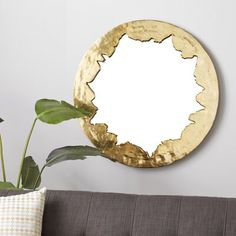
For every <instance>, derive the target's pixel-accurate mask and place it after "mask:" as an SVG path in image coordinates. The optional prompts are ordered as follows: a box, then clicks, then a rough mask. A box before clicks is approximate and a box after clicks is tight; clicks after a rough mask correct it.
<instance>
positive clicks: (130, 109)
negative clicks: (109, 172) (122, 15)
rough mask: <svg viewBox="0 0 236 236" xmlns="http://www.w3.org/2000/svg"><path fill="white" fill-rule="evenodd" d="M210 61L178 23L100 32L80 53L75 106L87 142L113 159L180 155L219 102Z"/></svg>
mask: <svg viewBox="0 0 236 236" xmlns="http://www.w3.org/2000/svg"><path fill="white" fill-rule="evenodd" d="M218 97H219V91H218V81H217V75H216V71H215V69H214V65H213V63H212V61H211V59H210V57H209V55H208V54H207V53H206V51H205V50H204V49H203V47H202V46H201V45H200V43H199V42H198V41H197V40H196V39H195V38H194V37H193V36H192V35H190V34H189V33H187V32H186V31H184V30H183V29H181V28H179V27H177V26H174V25H172V24H168V23H165V22H160V21H153V20H140V21H132V22H128V23H125V24H122V25H119V26H117V27H115V28H114V29H112V30H111V31H110V32H108V33H107V34H105V35H104V36H103V37H101V38H100V39H99V40H97V41H96V42H95V44H94V45H93V46H92V47H91V48H90V49H89V50H88V52H87V53H86V54H85V56H84V57H83V59H82V61H81V63H80V66H79V71H78V74H77V77H76V83H75V88H74V102H75V105H76V106H77V107H78V106H80V107H81V106H82V107H85V108H87V109H90V110H92V111H93V116H92V117H90V118H83V119H82V120H81V124H82V127H83V129H84V131H85V133H86V135H87V136H88V138H89V139H90V140H91V142H92V143H93V144H94V145H95V146H96V147H98V148H99V149H100V150H101V151H102V152H104V153H105V154H106V155H107V156H108V157H109V158H110V159H111V160H114V161H118V162H120V163H123V164H126V165H129V166H134V167H160V166H164V165H169V164H171V163H173V162H175V161H177V160H180V159H182V158H183V157H185V156H186V155H187V154H189V153H190V152H191V151H192V150H194V149H195V148H196V147H197V146H198V145H199V144H200V143H201V142H202V141H203V139H204V138H205V136H206V135H207V133H208V132H209V130H210V128H211V127H212V124H213V122H214V119H215V116H216V112H217V106H218Z"/></svg>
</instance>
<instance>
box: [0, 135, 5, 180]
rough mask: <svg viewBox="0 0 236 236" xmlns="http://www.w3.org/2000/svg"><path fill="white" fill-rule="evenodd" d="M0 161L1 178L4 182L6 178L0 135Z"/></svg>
mask: <svg viewBox="0 0 236 236" xmlns="http://www.w3.org/2000/svg"><path fill="white" fill-rule="evenodd" d="M0 159H1V163H2V178H3V182H6V181H7V178H6V172H5V165H4V159H3V145H2V137H1V135H0Z"/></svg>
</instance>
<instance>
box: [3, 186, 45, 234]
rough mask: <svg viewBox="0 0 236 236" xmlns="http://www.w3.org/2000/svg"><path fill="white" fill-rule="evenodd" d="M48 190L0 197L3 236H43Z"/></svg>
mask: <svg viewBox="0 0 236 236" xmlns="http://www.w3.org/2000/svg"><path fill="white" fill-rule="evenodd" d="M45 194H46V188H43V189H41V190H39V191H35V192H30V193H26V194H20V195H15V196H8V197H0V235H1V236H13V235H14V236H28V235H30V236H41V231H42V218H43V210H44V203H45Z"/></svg>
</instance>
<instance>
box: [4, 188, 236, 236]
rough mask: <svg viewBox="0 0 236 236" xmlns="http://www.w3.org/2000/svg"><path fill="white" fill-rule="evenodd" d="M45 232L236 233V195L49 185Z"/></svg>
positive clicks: (126, 235)
mask: <svg viewBox="0 0 236 236" xmlns="http://www.w3.org/2000/svg"><path fill="white" fill-rule="evenodd" d="M16 193H18V194H19V192H16V191H0V196H7V195H13V194H16ZM42 235H43V236H80V235H81V236H82V235H83V236H235V235H236V199H226V198H210V197H181V196H147V195H129V194H118V193H92V192H81V191H48V192H47V197H46V205H45V212H44V219H43V234H42Z"/></svg>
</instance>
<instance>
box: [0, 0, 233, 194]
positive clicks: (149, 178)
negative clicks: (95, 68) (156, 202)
mask: <svg viewBox="0 0 236 236" xmlns="http://www.w3.org/2000/svg"><path fill="white" fill-rule="evenodd" d="M235 7H236V5H235V1H234V0H226V1H220V0H198V1H196V0H178V1H173V0H163V1H161V0H145V1H144V0H142V1H141V0H119V1H112V0H99V1H98V0H84V1H78V0H67V1H66V0H64V1H63V0H40V1H39V0H21V1H19V0H0V82H1V83H0V117H2V118H4V119H5V120H6V121H5V122H4V123H2V124H1V128H0V129H1V133H2V135H3V138H4V144H5V158H6V168H7V172H8V176H9V179H10V180H12V181H15V179H16V176H17V174H16V170H17V168H18V166H19V162H20V156H21V153H22V149H23V145H24V142H25V138H26V134H27V132H28V130H29V128H30V126H31V123H32V121H33V118H34V103H35V101H36V100H37V99H39V98H44V97H45V98H55V99H64V100H67V101H70V102H72V90H73V83H74V77H75V73H76V70H77V66H78V63H79V61H80V60H81V58H82V55H83V54H84V53H85V51H86V50H87V49H88V48H89V47H90V46H91V44H92V43H93V42H94V41H95V40H96V39H97V38H98V37H100V36H101V35H102V34H103V33H105V32H106V31H108V30H109V29H111V28H112V27H114V26H116V25H117V24H120V23H123V22H126V21H130V20H135V19H158V20H163V21H168V22H171V23H174V24H176V25H178V26H181V27H183V28H185V29H186V30H188V31H190V32H191V33H192V34H194V35H195V36H196V37H197V38H198V39H199V40H200V41H201V42H203V44H204V45H205V47H206V48H207V49H208V51H209V53H210V55H211V56H212V58H213V59H214V63H215V64H216V67H217V71H218V75H219V79H220V89H221V104H220V109H219V113H218V118H217V120H216V123H215V126H214V129H213V130H212V132H211V133H210V135H209V136H208V138H207V140H206V141H205V142H204V143H203V144H202V145H201V146H200V147H199V148H198V149H197V150H196V151H194V152H193V153H192V154H191V155H190V156H188V158H186V159H184V160H182V161H179V162H178V163H176V164H173V165H171V166H168V167H163V168H159V169H134V168H131V167H127V166H124V165H121V164H118V163H113V162H111V161H108V160H105V159H102V158H90V159H87V160H85V161H76V162H72V161H71V162H64V163H62V164H59V165H57V166H54V167H51V168H48V169H46V171H45V173H44V176H43V185H45V186H47V187H48V188H50V189H72V190H76V189H79V190H91V191H109V192H126V193H143V194H180V195H208V196H233V197H236V155H235V147H236V145H235V142H236V141H235V140H236V132H235V131H236V130H235V119H236V105H235V100H236V91H235V89H236V80H235V77H236V70H235V55H234V53H235V52H236V46H235V45H236V44H235V41H236V33H235V24H234V22H235V21H236V15H235ZM76 144H90V143H89V141H88V139H87V138H86V137H85V136H84V134H83V133H82V130H81V129H80V125H79V122H78V121H68V122H65V123H63V124H61V125H57V126H49V125H46V124H42V123H38V124H37V127H36V129H35V133H34V134H33V137H32V142H31V145H30V148H29V154H31V155H33V157H34V158H35V159H36V160H37V162H38V163H39V164H40V165H42V164H43V162H44V160H45V158H46V157H47V154H48V153H49V152H50V151H51V150H52V149H53V148H56V147H60V146H64V145H76Z"/></svg>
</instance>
